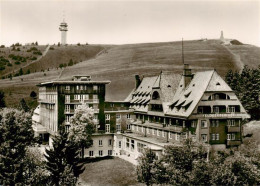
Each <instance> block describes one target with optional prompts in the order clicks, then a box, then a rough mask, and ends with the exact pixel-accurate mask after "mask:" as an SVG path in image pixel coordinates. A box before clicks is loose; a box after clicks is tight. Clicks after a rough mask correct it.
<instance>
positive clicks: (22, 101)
mask: <svg viewBox="0 0 260 186" xmlns="http://www.w3.org/2000/svg"><path fill="white" fill-rule="evenodd" d="M19 108H20V109H21V110H23V111H24V112H28V111H29V110H30V109H29V107H28V105H27V104H26V101H25V100H24V98H22V99H21V101H20V105H19Z"/></svg>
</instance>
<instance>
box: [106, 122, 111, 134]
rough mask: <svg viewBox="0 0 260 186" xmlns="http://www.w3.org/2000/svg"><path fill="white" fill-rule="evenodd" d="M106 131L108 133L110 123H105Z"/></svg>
mask: <svg viewBox="0 0 260 186" xmlns="http://www.w3.org/2000/svg"><path fill="white" fill-rule="evenodd" d="M106 133H110V124H106Z"/></svg>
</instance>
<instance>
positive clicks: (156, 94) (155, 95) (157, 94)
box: [152, 91, 160, 99]
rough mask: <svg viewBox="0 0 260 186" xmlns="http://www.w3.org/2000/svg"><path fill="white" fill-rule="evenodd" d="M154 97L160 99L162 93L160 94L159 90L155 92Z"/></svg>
mask: <svg viewBox="0 0 260 186" xmlns="http://www.w3.org/2000/svg"><path fill="white" fill-rule="evenodd" d="M152 99H160V95H159V93H158V92H157V91H154V92H153V96H152Z"/></svg>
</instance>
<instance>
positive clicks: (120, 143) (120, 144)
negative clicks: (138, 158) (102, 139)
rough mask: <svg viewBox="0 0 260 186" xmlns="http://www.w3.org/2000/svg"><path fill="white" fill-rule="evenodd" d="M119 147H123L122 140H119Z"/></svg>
mask: <svg viewBox="0 0 260 186" xmlns="http://www.w3.org/2000/svg"><path fill="white" fill-rule="evenodd" d="M118 147H119V148H120V149H121V147H122V142H121V141H118Z"/></svg>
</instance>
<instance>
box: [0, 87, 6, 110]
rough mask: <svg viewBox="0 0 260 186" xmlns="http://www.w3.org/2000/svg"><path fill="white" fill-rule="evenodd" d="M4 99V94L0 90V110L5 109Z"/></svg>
mask: <svg viewBox="0 0 260 186" xmlns="http://www.w3.org/2000/svg"><path fill="white" fill-rule="evenodd" d="M4 98H5V93H4V92H3V91H1V90H0V108H4V107H6V105H5V99H4Z"/></svg>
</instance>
